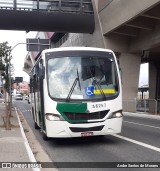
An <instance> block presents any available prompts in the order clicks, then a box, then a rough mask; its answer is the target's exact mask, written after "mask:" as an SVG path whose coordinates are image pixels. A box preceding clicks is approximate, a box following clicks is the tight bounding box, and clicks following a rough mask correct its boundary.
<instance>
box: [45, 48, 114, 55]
mask: <svg viewBox="0 0 160 171" xmlns="http://www.w3.org/2000/svg"><path fill="white" fill-rule="evenodd" d="M66 50H67V51H71V50H77V51H79V50H80V51H83V50H85V51H86V50H89V51H103V52H113V51H112V50H110V49H103V48H96V47H80V46H78V47H75V46H72V47H59V48H52V49H46V50H44V51H43V52H42V53H48V52H54V51H66Z"/></svg>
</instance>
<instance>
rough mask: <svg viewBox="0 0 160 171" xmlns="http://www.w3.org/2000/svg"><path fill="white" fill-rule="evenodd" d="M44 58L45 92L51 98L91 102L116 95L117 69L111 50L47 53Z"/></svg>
mask: <svg viewBox="0 0 160 171" xmlns="http://www.w3.org/2000/svg"><path fill="white" fill-rule="evenodd" d="M46 61H47V79H48V80H47V82H48V91H49V95H50V97H51V98H53V99H61V100H64V101H65V100H66V99H69V100H71V101H76V100H80V101H81V100H83V101H84V100H91V101H92V100H102V99H104V98H105V99H107V98H114V97H116V96H117V95H118V92H119V82H118V78H117V77H118V76H117V69H116V64H115V60H114V57H113V54H112V53H111V52H103V53H102V55H99V54H98V53H97V54H96V55H95V54H92V52H91V53H86V54H85V53H83V54H81V53H77V54H74V53H73V54H70V55H67V53H64V54H63V55H57V56H56V55H55V54H54V55H52V54H50V55H49V58H47V60H46Z"/></svg>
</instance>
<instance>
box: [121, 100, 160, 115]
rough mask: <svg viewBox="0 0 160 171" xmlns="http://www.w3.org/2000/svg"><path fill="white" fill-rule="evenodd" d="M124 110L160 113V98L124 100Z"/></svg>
mask: <svg viewBox="0 0 160 171" xmlns="http://www.w3.org/2000/svg"><path fill="white" fill-rule="evenodd" d="M123 111H125V112H145V113H147V112H148V113H152V114H160V99H158V100H156V99H145V100H136V99H135V100H134V99H127V100H123Z"/></svg>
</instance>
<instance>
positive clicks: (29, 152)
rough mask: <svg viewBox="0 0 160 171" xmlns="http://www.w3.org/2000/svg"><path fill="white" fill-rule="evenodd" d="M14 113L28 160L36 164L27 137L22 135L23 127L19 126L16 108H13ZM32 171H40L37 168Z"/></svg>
mask: <svg viewBox="0 0 160 171" xmlns="http://www.w3.org/2000/svg"><path fill="white" fill-rule="evenodd" d="M15 111H16V115H17V118H18V123H19V126H20V130H21V134H22V138H23V139H24V145H25V147H26V150H27V153H28V157H29V159H30V161H31V162H36V159H35V157H34V155H33V152H32V150H31V147H30V145H29V142H28V140H27V137H26V135H25V133H24V130H23V126H22V124H21V121H20V118H19V116H18V112H17V109H16V108H15ZM32 170H33V171H40V169H39V168H33V169H32Z"/></svg>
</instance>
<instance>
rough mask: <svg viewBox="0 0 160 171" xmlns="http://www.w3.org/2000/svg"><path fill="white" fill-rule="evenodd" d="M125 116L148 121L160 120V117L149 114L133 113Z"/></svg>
mask: <svg viewBox="0 0 160 171" xmlns="http://www.w3.org/2000/svg"><path fill="white" fill-rule="evenodd" d="M123 114H124V116H132V117H140V118H148V119H156V120H160V115H152V114H149V113H132V112H123Z"/></svg>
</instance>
